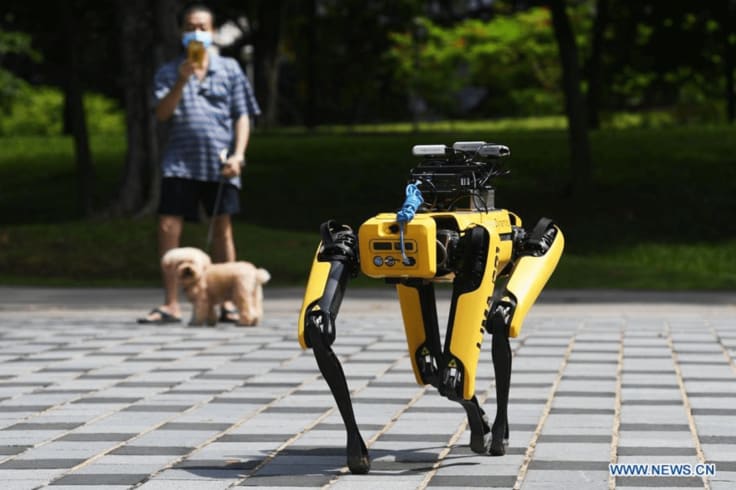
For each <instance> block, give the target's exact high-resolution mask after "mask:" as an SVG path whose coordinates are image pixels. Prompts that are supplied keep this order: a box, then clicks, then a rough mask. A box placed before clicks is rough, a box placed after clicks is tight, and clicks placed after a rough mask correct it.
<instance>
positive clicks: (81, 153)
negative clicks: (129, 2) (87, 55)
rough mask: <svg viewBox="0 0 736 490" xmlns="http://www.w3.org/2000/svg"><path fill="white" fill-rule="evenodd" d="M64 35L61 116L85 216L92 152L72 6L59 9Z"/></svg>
mask: <svg viewBox="0 0 736 490" xmlns="http://www.w3.org/2000/svg"><path fill="white" fill-rule="evenodd" d="M61 11H62V18H63V22H64V33H65V35H64V37H65V38H66V44H67V46H66V48H67V49H66V52H67V55H68V58H67V63H68V66H67V70H66V83H65V86H64V119H65V122H66V123H67V124H68V126H67V129H68V131H69V132H70V133H71V135H72V138H73V139H74V157H75V161H76V168H77V192H78V198H79V208H80V210H81V212H82V214H83V215H84V216H89V215H91V214H92V210H93V209H94V185H95V172H94V166H93V165H92V155H91V153H90V150H89V136H88V133H87V121H86V118H85V111H84V100H83V90H82V85H81V80H80V79H79V70H80V69H81V63H80V60H79V53H80V50H81V46H80V44H81V43H80V40H79V34H78V33H79V26H78V25H77V22H76V15H75V13H74V12H73V11H72V8H71V7H70V8H62V9H61Z"/></svg>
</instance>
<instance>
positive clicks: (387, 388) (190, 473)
mask: <svg viewBox="0 0 736 490" xmlns="http://www.w3.org/2000/svg"><path fill="white" fill-rule="evenodd" d="M299 294H300V292H299V291H298V290H295V289H294V290H279V289H273V288H271V289H269V288H266V315H267V316H266V319H265V321H264V322H263V325H262V326H259V327H257V328H236V327H232V326H222V325H221V326H218V327H217V328H188V327H186V326H183V325H182V326H167V327H153V326H142V325H137V324H135V323H134V321H133V320H134V318H135V317H136V316H138V315H140V314H142V313H144V312H145V311H146V310H147V309H149V308H150V307H151V306H154V304H155V303H156V302H157V301H158V300H159V299H160V292H159V291H157V290H150V289H136V290H121V289H38V288H5V287H0V480H2V483H0V487H1V488H3V489H7V490H9V489H19V488H43V487H46V486H49V487H50V488H53V489H55V490H58V489H62V488H74V489H80V488H83V487H84V486H86V487H87V488H91V487H96V488H110V489H117V488H120V489H123V488H140V489H146V490H150V489H172V490H174V489H177V490H178V489H189V488H191V489H198V490H199V489H205V490H208V489H224V488H231V487H241V486H243V487H248V486H250V487H262V488H270V489H272V488H289V487H296V488H320V487H323V488H330V489H374V488H382V489H384V490H389V489H409V488H427V487H429V488H432V489H436V488H469V487H480V488H491V487H498V488H512V487H516V488H523V489H536V488H544V489H550V488H552V489H554V488H559V489H569V488H578V489H597V488H601V489H605V488H613V487H621V488H637V487H642V488H643V487H652V486H654V487H666V488H680V487H688V488H691V487H692V488H713V489H727V488H728V489H731V488H735V487H736V423H735V422H734V420H736V363H735V362H734V358H735V357H736V294H697V295H693V294H677V295H660V294H649V293H628V294H622V293H617V292H612V291H609V292H605V291H604V292H583V291H571V292H555V291H552V292H546V293H545V295H544V296H543V298H542V300H541V301H540V302H539V304H537V305H536V306H535V307H534V308H533V310H532V312H531V313H530V316H529V317H528V320H527V323H526V326H525V327H524V330H523V332H522V336H521V337H520V338H519V339H516V340H514V341H513V344H512V347H513V349H514V351H515V359H514V372H513V376H512V387H511V405H510V423H511V446H510V448H509V451H508V454H507V455H506V456H504V457H489V456H478V455H475V454H473V453H471V452H470V451H469V449H468V448H467V443H468V439H469V433H468V431H467V429H466V426H465V421H464V416H463V410H462V409H461V408H460V407H459V406H458V405H456V404H454V403H452V402H449V401H447V400H445V399H443V398H441V397H440V396H438V395H437V394H436V393H435V391H434V390H433V389H425V388H424V387H421V386H417V385H416V384H415V383H414V381H413V375H412V373H411V366H410V361H409V358H408V357H407V354H406V348H405V341H404V337H403V329H402V327H401V323H400V312H399V308H398V303H397V302H396V301H395V300H394V299H393V294H392V293H391V292H390V290H389V291H385V290H381V291H380V292H377V291H364V290H363V291H352V292H350V295H349V297H348V298H347V299H346V300H345V303H344V305H343V310H342V312H341V314H340V317H339V318H338V341H337V344H336V351H337V352H338V353H339V355H340V356H341V358H342V359H343V361H344V366H345V371H346V373H347V375H348V381H349V384H350V387H351V389H352V390H353V393H354V403H355V409H356V416H357V419H358V423H359V425H360V427H361V430H362V433H363V436H364V438H365V439H366V442H367V444H368V445H369V447H370V453H371V456H372V459H373V464H372V469H371V472H370V474H368V475H362V476H354V475H350V474H349V473H347V469H346V468H345V467H344V462H345V456H344V444H345V435H344V431H343V427H342V423H341V419H340V417H339V414H338V413H337V411H336V410H335V409H334V404H333V400H332V397H331V395H330V393H329V391H328V389H327V386H326V384H325V383H324V381H323V380H322V379H321V378H320V376H319V372H318V370H317V367H316V363H315V361H314V359H313V357H312V355H311V353H310V352H308V351H307V352H302V351H301V350H300V349H299V347H298V344H297V341H296V327H295V322H296V318H297V313H298V309H299V305H300V301H301V298H300V297H299ZM439 306H440V309H439V311H440V316H441V321H446V316H447V313H446V312H447V308H446V307H447V295H446V294H444V295H442V294H441V295H440V300H439ZM489 346H490V342H488V341H487V345H486V348H485V349H484V354H483V356H482V361H481V362H482V365H481V366H480V368H479V377H478V383H477V385H478V392H479V394H480V396H481V398H484V399H486V403H485V406H486V407H487V411H488V412H489V414H491V416H492V415H493V413H494V408H493V398H494V395H493V371H492V367H491V359H490V348H489ZM610 462H616V463H621V464H636V465H640V466H638V467H637V468H638V470H639V471H645V470H646V471H649V472H653V471H659V472H660V473H663V472H664V473H665V475H664V476H662V475H660V476H654V477H652V476H649V477H646V476H641V475H636V476H632V475H629V476H619V477H616V478H614V477H613V476H611V475H610V473H609V463H610ZM705 463H707V464H709V465H714V467H715V471H716V474H715V476H711V477H709V478H701V477H699V476H696V475H695V474H694V473H695V471H700V470H711V469H713V466H706V465H704V464H705ZM621 468H623V467H621ZM626 468H628V469H634V468H633V467H626ZM682 471H690V472H692V473H693V474H692V475H690V476H674V475H673V474H672V473H673V472H682Z"/></svg>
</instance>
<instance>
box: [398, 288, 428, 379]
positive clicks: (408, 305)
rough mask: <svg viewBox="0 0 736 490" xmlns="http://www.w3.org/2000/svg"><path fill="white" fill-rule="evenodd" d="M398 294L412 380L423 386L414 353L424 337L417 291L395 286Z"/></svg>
mask: <svg viewBox="0 0 736 490" xmlns="http://www.w3.org/2000/svg"><path fill="white" fill-rule="evenodd" d="M396 292H397V293H398V294H399V305H401V317H402V318H403V320H404V332H406V343H407V346H408V348H409V357H410V358H411V367H412V369H413V370H414V378H415V379H416V381H417V384H420V385H423V384H424V381H423V380H422V377H421V375H420V374H419V367H418V366H417V359H416V355H415V354H416V352H417V349H418V348H419V346H420V345H422V344H423V343H424V342H425V340H426V336H425V334H424V318H422V305H421V303H420V301H419V290H418V289H417V288H413V287H410V286H404V285H402V284H397V285H396Z"/></svg>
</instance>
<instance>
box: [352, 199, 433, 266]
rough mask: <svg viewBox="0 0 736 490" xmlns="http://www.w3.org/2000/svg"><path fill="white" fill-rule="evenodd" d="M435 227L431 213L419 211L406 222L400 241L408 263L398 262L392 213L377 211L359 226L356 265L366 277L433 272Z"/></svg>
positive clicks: (397, 242)
mask: <svg viewBox="0 0 736 490" xmlns="http://www.w3.org/2000/svg"><path fill="white" fill-rule="evenodd" d="M436 230H437V226H436V224H435V221H434V220H433V219H432V218H431V216H429V215H426V214H420V215H417V216H415V217H414V219H413V220H411V221H410V222H408V223H407V224H406V229H405V231H404V244H405V248H406V255H407V257H409V259H410V260H412V264H411V265H406V264H404V263H403V262H402V256H401V245H400V235H399V225H398V223H397V222H396V213H381V214H378V215H376V216H374V217H373V218H370V219H369V220H368V221H366V222H365V223H363V224H362V225H361V226H360V230H359V231H358V241H359V249H360V268H361V270H362V271H363V274H365V275H366V276H368V277H373V278H381V277H404V278H407V277H417V278H424V279H430V278H433V277H434V276H435V274H436V273H437V247H436V244H435V242H436V234H437V233H436Z"/></svg>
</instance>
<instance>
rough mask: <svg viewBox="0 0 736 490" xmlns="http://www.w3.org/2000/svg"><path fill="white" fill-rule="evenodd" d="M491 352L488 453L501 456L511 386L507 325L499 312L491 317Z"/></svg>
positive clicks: (506, 440)
mask: <svg viewBox="0 0 736 490" xmlns="http://www.w3.org/2000/svg"><path fill="white" fill-rule="evenodd" d="M491 325H492V329H493V330H492V332H491V333H492V334H493V340H492V342H491V353H492V355H493V370H494V372H495V376H496V405H497V406H496V418H495V420H494V421H493V427H492V428H491V434H492V435H493V439H492V442H491V448H490V454H491V455H493V456H503V455H504V454H506V447H507V446H508V443H509V420H508V406H509V389H510V387H511V344H510V343H509V336H508V327H507V323H506V321H505V318H504V316H503V315H502V314H500V313H495V314H494V315H493V317H492V322H491Z"/></svg>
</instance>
